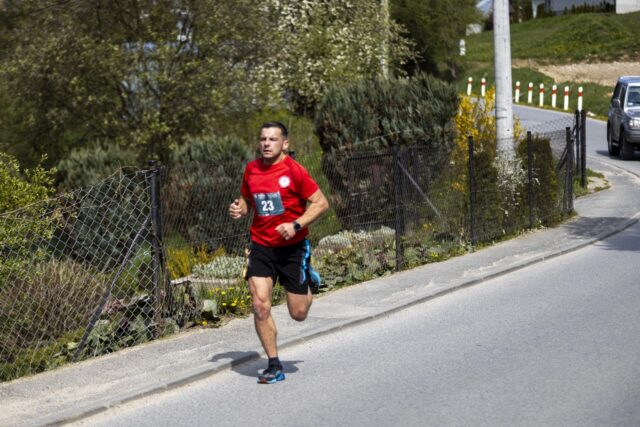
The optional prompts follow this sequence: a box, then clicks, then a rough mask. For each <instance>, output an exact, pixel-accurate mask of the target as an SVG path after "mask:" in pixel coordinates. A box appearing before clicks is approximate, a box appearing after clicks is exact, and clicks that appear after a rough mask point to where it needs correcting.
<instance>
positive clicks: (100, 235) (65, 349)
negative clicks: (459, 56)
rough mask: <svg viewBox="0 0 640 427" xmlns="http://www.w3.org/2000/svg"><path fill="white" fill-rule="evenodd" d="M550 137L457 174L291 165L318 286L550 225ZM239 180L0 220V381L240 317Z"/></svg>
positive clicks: (553, 169)
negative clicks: (309, 181) (321, 202)
mask: <svg viewBox="0 0 640 427" xmlns="http://www.w3.org/2000/svg"><path fill="white" fill-rule="evenodd" d="M565 125H567V126H569V127H571V123H569V124H567V123H565V122H563V123H557V124H553V128H555V129H549V128H547V129H533V132H532V133H531V134H530V135H529V136H528V138H524V139H521V140H519V141H515V142H514V141H509V144H514V149H515V150H514V152H515V157H514V158H513V159H512V160H510V161H507V162H504V161H497V160H496V159H499V158H500V157H501V156H495V141H493V142H492V143H491V142H489V141H472V140H470V141H469V143H470V144H469V147H468V148H469V151H468V153H466V154H465V156H466V157H465V160H464V161H462V162H457V163H456V162H454V161H451V160H450V159H445V161H442V159H436V158H434V157H433V156H432V155H431V153H430V152H429V150H428V148H425V147H422V146H412V147H404V146H402V147H398V146H394V147H391V148H377V149H371V150H369V151H367V150H361V151H358V152H351V153H318V154H304V155H298V156H296V160H297V161H299V162H300V163H301V164H302V165H303V166H305V168H306V169H307V170H308V171H309V172H310V174H311V176H313V177H314V178H315V179H316V181H317V182H318V184H319V185H320V187H321V188H322V190H323V192H324V193H325V194H326V195H327V197H328V199H329V202H330V206H331V209H330V211H329V212H328V213H327V214H325V215H324V216H323V217H322V219H320V220H319V221H318V222H317V223H316V224H314V225H313V226H312V227H311V234H310V236H309V238H310V240H311V242H312V245H313V256H312V263H313V265H314V268H315V269H316V270H318V271H319V272H320V274H321V276H322V278H323V284H324V288H325V289H331V288H333V287H338V286H344V285H347V284H351V283H357V282H361V281H364V280H367V279H371V278H374V277H378V276H382V275H385V274H389V273H390V272H392V271H395V270H400V269H402V268H409V267H412V266H416V265H420V264H425V263H428V262H434V261H439V260H442V259H445V258H447V257H450V256H453V255H456V254H460V253H464V252H466V251H468V250H469V249H470V248H471V247H473V245H476V244H481V243H484V242H490V241H493V240H496V239H500V238H503V237H504V236H506V235H509V234H512V233H517V232H518V231H520V230H523V229H526V228H529V227H534V226H537V225H538V224H553V223H556V222H558V221H560V220H561V219H562V218H563V216H564V215H566V214H567V213H569V212H570V211H571V208H572V194H571V182H572V180H573V165H574V153H573V152H572V147H573V142H574V140H575V135H576V131H575V128H574V129H571V128H570V129H566V127H567V126H565ZM380 145H381V144H380ZM492 146H493V147H494V149H493V151H492V150H491V148H490V147H492ZM498 146H501V144H498ZM469 160H471V161H469ZM242 172H243V167H242V165H231V167H230V166H229V165H219V164H217V165H207V164H202V163H200V164H194V165H181V166H172V167H167V168H152V169H151V170H145V171H137V172H133V173H121V174H118V175H114V176H112V177H111V178H109V179H107V180H105V181H103V182H102V183H100V184H98V185H96V186H94V187H91V188H88V189H83V190H78V191H75V192H73V193H70V194H65V195H61V196H59V197H57V198H54V199H52V200H50V201H48V202H47V203H42V204H36V205H33V206H29V207H27V208H24V209H22V210H19V211H15V212H10V213H7V214H3V215H1V216H0V237H1V242H2V243H1V245H0V364H1V365H0V380H3V381H6V380H10V379H13V378H17V377H19V376H22V375H26V374H30V373H36V372H40V371H43V370H46V369H50V368H53V367H56V366H59V365H61V364H63V363H67V362H69V361H75V360H81V359H84V358H88V357H92V356H96V355H101V354H106V353H109V352H112V351H115V350H118V349H120V348H124V347H128V346H132V345H136V344H138V343H141V342H144V341H147V340H150V339H154V338H157V337H159V336H162V335H165V334H169V333H174V332H176V331H178V330H179V329H180V328H183V327H188V326H190V325H192V324H193V323H194V322H197V321H199V319H202V318H203V316H205V313H208V314H207V315H208V316H219V315H221V314H234V313H247V312H248V310H249V309H250V300H248V296H247V291H246V286H244V280H243V274H244V269H245V265H246V254H247V252H246V251H247V249H248V245H249V235H248V229H249V223H250V218H245V219H242V220H238V221H233V220H231V219H230V217H229V215H228V207H229V204H230V203H231V202H232V201H233V200H234V199H235V198H237V197H239V194H240V183H241V178H242ZM205 318H208V317H206V316H205Z"/></svg>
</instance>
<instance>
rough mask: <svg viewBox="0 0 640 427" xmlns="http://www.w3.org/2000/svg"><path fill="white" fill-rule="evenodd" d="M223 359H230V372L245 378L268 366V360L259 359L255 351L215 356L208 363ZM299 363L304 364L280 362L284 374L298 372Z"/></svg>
mask: <svg viewBox="0 0 640 427" xmlns="http://www.w3.org/2000/svg"><path fill="white" fill-rule="evenodd" d="M225 359H230V362H231V370H232V371H233V372H237V373H238V374H240V375H244V376H247V377H255V376H256V375H257V374H258V372H262V370H263V369H265V368H266V367H267V364H268V360H266V359H265V358H263V357H261V356H260V354H259V353H258V352H256V351H228V352H225V353H220V354H216V355H215V356H213V357H212V358H211V360H210V362H220V361H223V360H225ZM299 363H304V360H282V367H283V368H284V373H285V374H291V373H294V372H298V367H297V366H296V365H297V364H299Z"/></svg>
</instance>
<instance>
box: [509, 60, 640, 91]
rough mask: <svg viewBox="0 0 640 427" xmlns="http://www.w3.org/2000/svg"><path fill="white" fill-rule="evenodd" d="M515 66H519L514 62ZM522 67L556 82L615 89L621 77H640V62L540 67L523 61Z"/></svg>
mask: <svg viewBox="0 0 640 427" xmlns="http://www.w3.org/2000/svg"><path fill="white" fill-rule="evenodd" d="M514 65H515V66H518V65H517V63H516V62H515V61H514ZM520 65H521V66H528V67H530V68H534V69H537V70H538V71H540V72H541V73H544V74H546V75H548V76H549V77H551V78H553V79H554V80H555V81H558V82H563V81H581V82H591V83H596V84H599V85H601V86H608V87H611V88H613V87H614V86H615V83H616V80H617V79H618V77H619V76H624V75H640V62H594V63H575V64H567V65H538V64H536V63H534V62H529V61H523V63H522V64H520Z"/></svg>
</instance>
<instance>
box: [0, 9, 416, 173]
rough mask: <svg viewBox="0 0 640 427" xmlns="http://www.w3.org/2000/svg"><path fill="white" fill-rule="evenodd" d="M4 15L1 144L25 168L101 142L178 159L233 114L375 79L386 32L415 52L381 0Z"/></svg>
mask: <svg viewBox="0 0 640 427" xmlns="http://www.w3.org/2000/svg"><path fill="white" fill-rule="evenodd" d="M0 17H1V18H2V19H0V41H3V42H6V45H5V46H6V47H5V46H3V48H2V49H1V51H2V53H0V61H2V64H1V65H2V66H1V67H0V117H1V120H2V122H0V141H2V142H0V143H1V144H2V145H3V146H4V147H6V149H7V150H9V151H10V152H11V153H13V154H15V155H16V156H17V157H18V158H19V159H20V161H21V162H24V163H26V164H35V163H37V161H38V159H39V158H40V156H41V155H42V154H43V153H44V154H47V156H48V159H49V160H48V161H49V162H50V164H51V165H55V164H58V162H59V161H60V160H61V159H63V158H65V157H66V156H67V154H68V153H69V152H71V150H73V149H74V148H81V147H86V146H88V145H90V144H93V143H94V142H95V141H97V140H99V141H108V142H109V143H111V144H119V145H122V146H124V147H127V148H133V149H135V150H136V151H137V152H138V153H139V156H140V157H142V158H149V157H156V158H159V159H160V160H163V161H167V160H168V159H170V157H171V156H170V153H171V151H172V150H174V149H175V148H176V147H178V146H179V145H181V144H183V143H184V141H186V140H187V139H188V138H189V137H191V136H198V135H201V134H204V133H206V132H208V131H209V130H211V129H215V128H216V125H217V124H219V123H221V122H224V121H225V120H226V119H227V118H228V117H237V116H238V115H241V114H245V113H247V112H254V111H256V110H260V109H262V108H264V107H265V106H273V105H282V104H283V103H285V104H287V105H289V106H291V107H292V108H294V109H297V110H298V111H312V110H313V108H314V106H315V103H316V102H318V100H319V99H320V97H321V96H322V94H323V93H324V92H325V91H326V88H327V87H328V85H330V84H331V83H334V82H341V81H353V80H357V79H360V78H363V77H371V76H373V75H376V74H377V73H379V60H380V54H381V52H380V49H381V47H380V46H381V44H382V43H381V40H382V39H384V38H388V39H389V40H391V44H390V52H391V56H392V58H394V59H395V60H396V62H397V63H401V61H402V59H403V58H405V57H407V56H408V55H409V49H408V45H407V43H406V42H405V41H404V39H402V38H401V37H400V36H399V29H398V27H397V26H395V25H391V26H390V27H389V29H388V31H381V30H380V22H381V16H380V8H379V2H378V0H349V1H347V0H327V1H322V2H311V1H303V2H298V1H294V0H259V1H257V2H256V1H252V0H229V1H224V2H220V1H216V0H160V1H158V0H91V1H82V2H74V3H73V5H72V7H71V6H69V5H68V4H67V3H62V2H52V1H51V0H32V1H29V2H22V1H21V2H11V3H10V7H9V8H8V9H7V10H6V11H4V12H3V13H2V15H0ZM283 96H284V101H285V102H283ZM286 101H288V102H286ZM4 113H7V114H4Z"/></svg>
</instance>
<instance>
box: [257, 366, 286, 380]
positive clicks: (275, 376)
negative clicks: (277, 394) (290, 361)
mask: <svg viewBox="0 0 640 427" xmlns="http://www.w3.org/2000/svg"><path fill="white" fill-rule="evenodd" d="M278 381H284V372H282V368H277V367H274V366H269V368H268V369H265V370H264V371H262V373H261V374H259V375H258V384H275V383H277V382H278Z"/></svg>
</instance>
